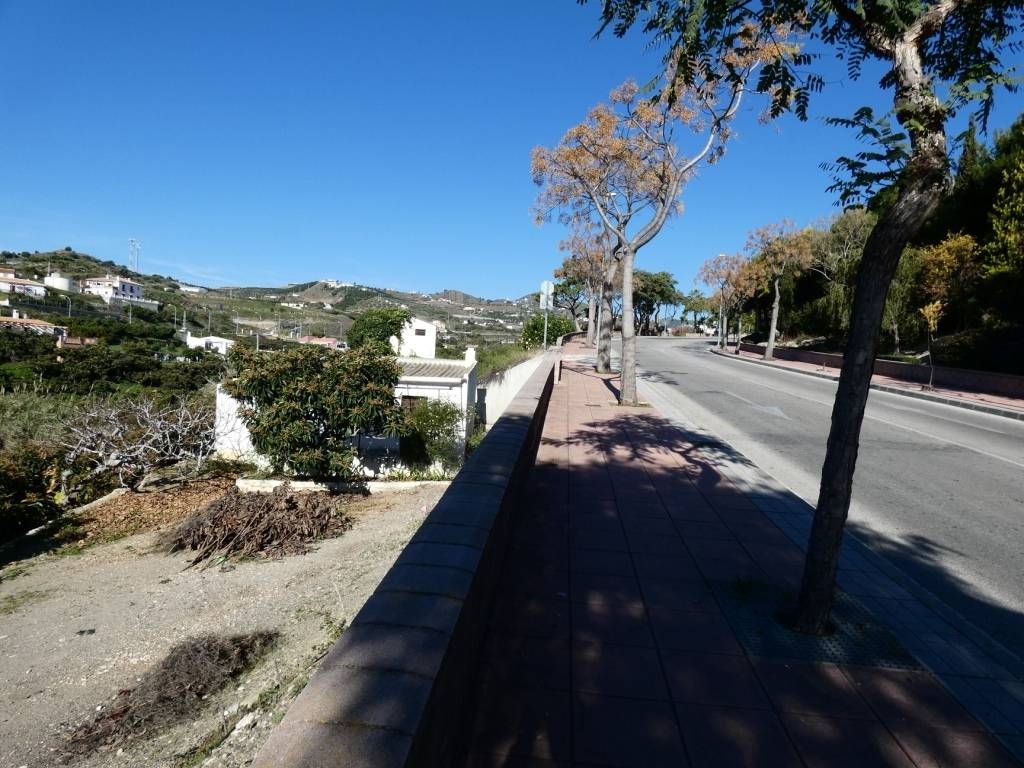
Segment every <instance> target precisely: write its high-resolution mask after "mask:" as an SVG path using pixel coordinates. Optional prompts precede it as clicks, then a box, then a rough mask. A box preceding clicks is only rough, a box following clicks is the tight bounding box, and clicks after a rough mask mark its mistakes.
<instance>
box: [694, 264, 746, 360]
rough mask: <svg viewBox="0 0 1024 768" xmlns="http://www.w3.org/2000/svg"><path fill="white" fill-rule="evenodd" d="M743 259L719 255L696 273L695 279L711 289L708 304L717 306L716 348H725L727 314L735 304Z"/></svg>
mask: <svg viewBox="0 0 1024 768" xmlns="http://www.w3.org/2000/svg"><path fill="white" fill-rule="evenodd" d="M745 263H746V259H744V258H743V257H742V256H741V255H739V254H738V253H734V254H731V255H728V254H724V253H720V254H718V255H717V256H714V257H712V258H710V259H708V260H707V261H705V262H704V263H703V264H702V265H701V267H700V270H699V271H698V272H697V279H698V280H700V281H701V282H702V283H704V285H706V286H708V288H711V289H712V291H713V294H712V296H711V299H710V301H709V303H711V304H712V305H717V306H718V346H719V347H720V348H723V347H725V342H726V335H727V334H728V328H729V312H730V310H731V309H732V307H733V305H734V304H735V303H736V288H737V286H738V285H741V284H744V283H741V279H742V278H741V274H742V271H743V269H744V264H745Z"/></svg>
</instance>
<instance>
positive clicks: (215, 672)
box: [64, 632, 277, 758]
mask: <svg viewBox="0 0 1024 768" xmlns="http://www.w3.org/2000/svg"><path fill="white" fill-rule="evenodd" d="M276 640H277V634H276V633H273V632H254V633H252V634H249V635H234V636H230V637H223V636H217V635H203V636H200V637H194V638H191V639H189V640H186V641H184V642H181V643H178V644H177V645H175V646H174V647H173V648H171V650H170V652H168V654H167V656H166V657H164V660H163V661H162V662H160V664H159V665H157V667H156V668H155V669H152V670H150V671H149V672H147V673H146V674H145V675H144V676H143V677H142V679H141V681H140V682H139V684H138V685H136V686H135V687H134V688H129V689H125V690H122V691H120V692H119V693H118V694H117V696H116V697H115V698H114V700H113V701H111V702H110V703H109V704H107V705H106V706H103V707H101V708H100V712H99V714H97V715H96V717H95V718H94V719H93V720H92V721H90V722H88V723H85V724H84V725H81V726H79V727H78V728H76V729H75V731H74V732H73V733H72V734H71V736H70V737H69V739H68V742H67V744H66V745H65V749H64V752H65V757H68V758H71V757H74V756H76V755H88V754H92V753H93V752H96V751H97V750H101V749H105V748H110V747H115V746H117V745H119V744H123V743H126V742H129V741H131V740H133V739H138V738H146V737H149V736H152V735H153V734H154V733H156V732H157V731H159V730H160V729H162V728H165V727H166V726H169V725H172V724H174V723H177V722H181V721H182V720H185V719H186V718H188V717H190V716H192V715H193V713H195V712H196V711H197V710H198V709H200V708H201V707H202V706H203V702H204V701H205V700H206V699H207V697H209V696H210V695H212V694H214V693H216V692H217V691H219V690H221V689H222V688H223V687H224V686H225V685H227V684H228V682H230V681H231V680H232V679H233V678H237V677H238V676H239V675H241V674H242V673H243V672H245V670H247V669H248V668H249V667H251V666H252V665H253V664H254V663H255V662H256V661H257V660H258V659H259V658H260V656H262V655H263V654H264V653H266V652H267V651H268V650H269V649H270V648H271V646H272V645H273V644H274V643H275V642H276ZM218 743H219V742H218Z"/></svg>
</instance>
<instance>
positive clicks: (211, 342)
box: [185, 331, 235, 355]
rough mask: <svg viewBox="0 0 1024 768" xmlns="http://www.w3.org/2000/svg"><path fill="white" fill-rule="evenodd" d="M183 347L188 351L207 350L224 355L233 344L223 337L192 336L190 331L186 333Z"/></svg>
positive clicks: (230, 340)
mask: <svg viewBox="0 0 1024 768" xmlns="http://www.w3.org/2000/svg"><path fill="white" fill-rule="evenodd" d="M185 346H186V347H188V348H189V349H207V350H210V351H211V352H219V353H220V354H222V355H226V354H227V353H228V350H229V349H231V348H232V347H233V346H235V342H234V341H233V340H232V339H225V338H224V337H223V336H193V335H192V333H191V331H186V332H185Z"/></svg>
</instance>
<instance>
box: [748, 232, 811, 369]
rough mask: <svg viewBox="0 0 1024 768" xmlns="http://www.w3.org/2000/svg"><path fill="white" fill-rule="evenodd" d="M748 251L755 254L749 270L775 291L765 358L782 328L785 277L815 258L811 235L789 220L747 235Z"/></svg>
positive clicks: (795, 272)
mask: <svg viewBox="0 0 1024 768" xmlns="http://www.w3.org/2000/svg"><path fill="white" fill-rule="evenodd" d="M747 250H748V252H749V253H750V254H751V256H752V257H753V265H754V270H753V272H748V274H750V275H751V276H754V277H755V279H757V278H759V279H758V282H760V283H762V284H763V285H765V286H766V287H768V288H769V289H770V290H771V291H772V292H773V293H772V315H771V322H770V324H769V326H768V343H767V344H765V347H764V359H765V360H771V359H772V356H773V354H774V352H775V334H776V333H777V332H778V329H779V305H780V304H781V303H782V288H781V286H782V279H783V278H784V277H786V276H788V275H797V274H799V273H800V272H801V271H803V270H804V269H806V268H807V267H808V266H810V264H811V262H812V260H813V254H812V252H811V238H810V236H809V235H808V233H807V232H806V231H797V230H795V229H794V228H793V225H792V224H791V223H790V222H788V221H783V222H782V223H780V224H769V225H768V226H765V227H760V228H759V229H755V230H754V231H753V232H751V233H750V235H749V236H748V238H747Z"/></svg>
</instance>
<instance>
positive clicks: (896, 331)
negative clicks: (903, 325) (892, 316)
mask: <svg viewBox="0 0 1024 768" xmlns="http://www.w3.org/2000/svg"><path fill="white" fill-rule="evenodd" d="M892 342H893V346H894V347H895V348H896V354H897V355H902V354H903V353H902V352H900V324H899V323H897V322H895V321H894V322H893V324H892Z"/></svg>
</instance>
